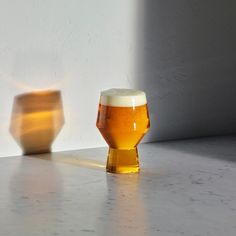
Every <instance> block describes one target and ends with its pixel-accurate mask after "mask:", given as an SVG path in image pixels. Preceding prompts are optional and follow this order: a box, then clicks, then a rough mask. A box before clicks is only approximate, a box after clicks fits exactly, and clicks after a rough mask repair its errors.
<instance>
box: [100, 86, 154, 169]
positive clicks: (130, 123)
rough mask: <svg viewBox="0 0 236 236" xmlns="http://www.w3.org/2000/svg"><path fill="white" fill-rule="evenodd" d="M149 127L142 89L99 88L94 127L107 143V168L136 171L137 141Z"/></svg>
mask: <svg viewBox="0 0 236 236" xmlns="http://www.w3.org/2000/svg"><path fill="white" fill-rule="evenodd" d="M149 127H150V122H149V115H148V108H147V100H146V95H145V93H144V92H143V91H139V90H132V89H110V90H106V91H103V92H101V97H100V103H99V111H98V117H97V128H98V129H99V131H100V132H101V134H102V136H103V137H104V139H105V140H106V142H107V144H108V145H109V153H108V159H107V167H106V169H107V171H108V172H112V173H132V172H139V161H138V151H137V145H138V143H139V142H140V141H141V139H142V138H143V136H144V135H145V133H146V132H147V131H148V129H149Z"/></svg>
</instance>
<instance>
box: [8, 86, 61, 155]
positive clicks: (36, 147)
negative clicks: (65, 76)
mask: <svg viewBox="0 0 236 236" xmlns="http://www.w3.org/2000/svg"><path fill="white" fill-rule="evenodd" d="M63 125H64V112H63V106H62V99H61V92H60V91H59V90H44V91H35V92H30V93H24V94H21V95H18V96H16V97H15V98H14V104H13V109H12V116H11V123H10V133H11V135H12V136H13V138H14V139H15V140H16V142H17V143H18V144H19V146H20V147H21V148H22V149H23V153H24V154H25V155H30V154H39V153H47V152H50V151H51V145H52V143H53V141H54V140H55V138H56V136H57V135H58V133H59V132H60V130H61V129H62V127H63Z"/></svg>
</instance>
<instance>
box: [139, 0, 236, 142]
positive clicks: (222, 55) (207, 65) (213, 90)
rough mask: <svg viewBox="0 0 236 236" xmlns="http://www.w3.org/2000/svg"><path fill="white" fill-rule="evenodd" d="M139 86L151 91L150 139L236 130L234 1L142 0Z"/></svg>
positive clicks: (219, 133)
mask: <svg viewBox="0 0 236 236" xmlns="http://www.w3.org/2000/svg"><path fill="white" fill-rule="evenodd" d="M139 8H140V12H139V20H138V21H139V22H138V25H139V28H138V32H137V42H136V43H137V45H136V51H137V55H136V58H137V59H136V74H135V77H136V78H137V82H136V86H137V87H138V88H140V89H142V90H144V91H145V92H146V93H147V97H148V103H149V104H148V105H149V111H150V119H151V124H152V127H151V129H150V132H149V133H148V134H147V136H146V141H157V140H168V139H179V138H190V137H200V136H208V135H222V134H235V132H236V109H235V105H236V93H235V89H236V80H235V78H236V62H235V52H236V44H235V41H236V27H235V21H236V2H235V1H233V0H230V1H227V2H222V1H219V0H217V1H212V0H207V1H196V0H190V1H170V0H167V1H160V0H148V1H143V2H142V6H140V7H139Z"/></svg>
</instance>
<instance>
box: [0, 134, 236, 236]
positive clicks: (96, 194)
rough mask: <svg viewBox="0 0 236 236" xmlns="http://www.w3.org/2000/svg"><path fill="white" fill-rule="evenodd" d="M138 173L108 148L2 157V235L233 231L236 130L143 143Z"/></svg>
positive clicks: (217, 235) (228, 234)
mask: <svg viewBox="0 0 236 236" xmlns="http://www.w3.org/2000/svg"><path fill="white" fill-rule="evenodd" d="M139 150H140V162H141V173H140V174H134V175H115V174H107V173H106V172H105V162H106V154H107V148H95V149H86V150H78V151H68V152H59V153H53V154H46V155H39V156H28V157H26V156H23V157H22V156H17V157H4V158H0V213H1V214H0V235H1V236H48V235H52V236H53V235H54V236H55V235H63V236H71V235H101V236H106V235H122V236H123V235H124V236H126V235H157V236H162V235H163V236H179V235H181V236H182V235H187V236H205V235H207V236H208V235H212V236H235V235H236V137H235V136H234V137H233V136H231V137H218V138H216V137H215V138H204V139H195V140H194V139H192V140H183V141H175V142H174V141H172V142H161V143H151V144H142V145H140V146H139Z"/></svg>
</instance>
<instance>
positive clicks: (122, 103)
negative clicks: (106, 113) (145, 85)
mask: <svg viewBox="0 0 236 236" xmlns="http://www.w3.org/2000/svg"><path fill="white" fill-rule="evenodd" d="M100 104H101V105H106V106H113V107H134V106H142V105H145V104H147V98H146V94H145V92H143V91H140V90H134V89H117V88H113V89H109V90H105V91H102V92H101V97H100Z"/></svg>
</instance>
